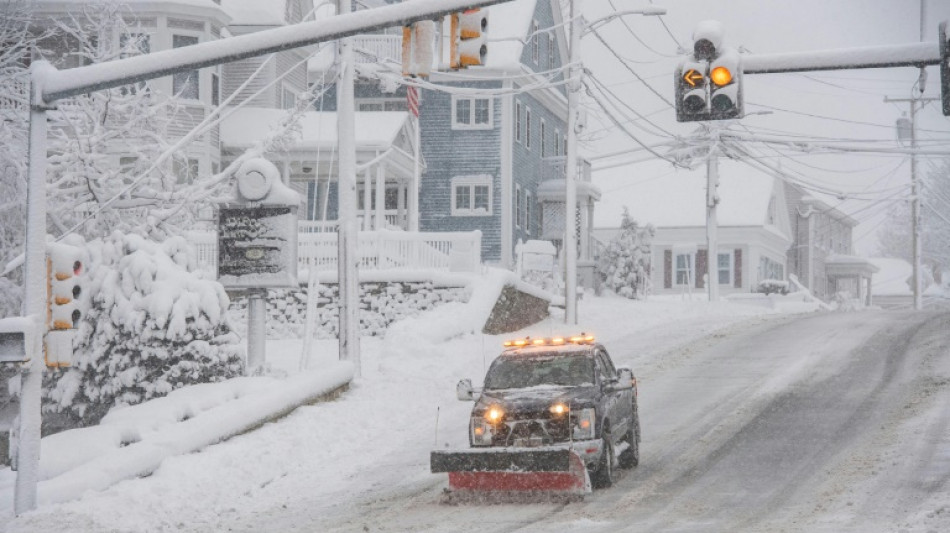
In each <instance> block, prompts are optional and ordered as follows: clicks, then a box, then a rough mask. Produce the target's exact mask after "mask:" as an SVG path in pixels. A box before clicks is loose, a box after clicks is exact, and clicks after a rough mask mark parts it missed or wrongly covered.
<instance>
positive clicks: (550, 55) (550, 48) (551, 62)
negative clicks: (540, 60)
mask: <svg viewBox="0 0 950 533" xmlns="http://www.w3.org/2000/svg"><path fill="white" fill-rule="evenodd" d="M556 42H557V41H555V40H554V34H553V33H548V68H554V64H555V63H556V62H557V57H556V56H555V55H554V45H555V43H556Z"/></svg>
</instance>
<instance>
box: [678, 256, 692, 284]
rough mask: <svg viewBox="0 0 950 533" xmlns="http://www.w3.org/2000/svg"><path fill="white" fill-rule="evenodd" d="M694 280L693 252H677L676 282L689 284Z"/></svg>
mask: <svg viewBox="0 0 950 533" xmlns="http://www.w3.org/2000/svg"><path fill="white" fill-rule="evenodd" d="M692 280H693V254H676V284H677V285H689V284H690V283H691V282H692Z"/></svg>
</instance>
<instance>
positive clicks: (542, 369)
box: [485, 354, 594, 389]
mask: <svg viewBox="0 0 950 533" xmlns="http://www.w3.org/2000/svg"><path fill="white" fill-rule="evenodd" d="M593 383H594V361H593V360H592V359H591V358H590V357H588V356H586V355H580V354H572V355H556V356H541V357H537V356H531V357H523V358H522V357H501V358H498V359H496V360H495V362H494V363H492V366H491V368H489V369H488V375H486V376H485V388H486V389H521V388H525V387H533V386H536V385H568V386H578V385H592V384H593Z"/></svg>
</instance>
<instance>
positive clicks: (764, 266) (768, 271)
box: [759, 257, 785, 281]
mask: <svg viewBox="0 0 950 533" xmlns="http://www.w3.org/2000/svg"><path fill="white" fill-rule="evenodd" d="M766 279H776V280H780V281H782V280H784V279H785V266H784V265H782V263H779V262H778V261H773V260H772V259H771V258H768V257H760V258H759V280H766Z"/></svg>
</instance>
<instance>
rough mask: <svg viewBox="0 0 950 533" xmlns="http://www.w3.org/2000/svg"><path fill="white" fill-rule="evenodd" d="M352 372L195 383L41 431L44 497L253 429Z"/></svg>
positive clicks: (69, 493)
mask: <svg viewBox="0 0 950 533" xmlns="http://www.w3.org/2000/svg"><path fill="white" fill-rule="evenodd" d="M352 379H353V365H352V364H351V363H349V362H337V363H336V364H334V365H332V366H326V365H324V366H323V367H322V368H321V369H320V371H319V373H318V372H309V373H305V374H301V375H298V376H295V377H292V378H288V379H286V380H277V379H274V378H266V377H255V378H238V379H233V380H230V381H226V382H223V383H209V384H203V385H195V386H192V387H188V388H185V389H180V390H177V391H174V392H172V393H171V394H169V395H168V396H166V397H164V398H160V399H156V400H153V401H150V402H146V403H144V404H141V405H136V406H132V407H126V408H124V409H117V410H113V411H112V412H110V413H109V415H107V416H106V417H105V418H104V419H103V421H102V424H101V425H99V426H94V427H89V428H82V429H75V430H71V431H65V432H63V433H59V434H56V435H52V436H49V437H46V438H44V439H43V441H42V451H41V454H42V455H41V457H42V459H41V467H40V469H41V470H40V471H41V479H42V481H41V482H40V483H39V501H40V504H41V505H45V504H49V503H55V502H62V501H67V500H71V499H76V498H79V497H80V496H82V495H83V494H84V493H85V492H86V491H89V490H103V489H105V488H107V487H109V486H111V485H114V484H115V483H117V482H119V481H121V480H123V479H128V478H133V477H137V476H142V475H146V474H149V473H151V472H153V471H155V470H156V469H157V468H158V467H159V466H160V465H161V464H162V462H163V461H164V460H165V459H166V458H168V457H171V456H175V455H181V454H185V453H191V452H195V451H197V450H200V449H202V448H204V447H206V446H209V445H211V444H214V443H217V442H220V441H223V440H226V439H228V438H230V437H233V436H235V435H239V434H241V433H245V432H247V431H250V430H252V429H254V428H256V427H258V426H260V425H262V424H264V423H266V422H268V421H270V420H273V419H274V418H277V417H280V416H282V415H284V414H286V413H287V412H289V411H291V410H293V409H295V408H296V407H298V406H300V405H302V404H306V403H311V402H313V401H315V400H317V399H318V398H319V397H321V396H324V395H326V394H328V393H330V392H332V391H334V390H336V389H338V388H340V387H342V386H344V385H346V384H347V383H349V382H350V381H351V380H352ZM4 481H9V477H6V479H5V480H4ZM3 485H4V486H3V487H2V489H0V494H3V496H0V497H2V498H3V499H4V501H7V502H11V501H12V500H13V497H12V491H13V486H12V484H9V483H3Z"/></svg>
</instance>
